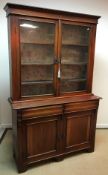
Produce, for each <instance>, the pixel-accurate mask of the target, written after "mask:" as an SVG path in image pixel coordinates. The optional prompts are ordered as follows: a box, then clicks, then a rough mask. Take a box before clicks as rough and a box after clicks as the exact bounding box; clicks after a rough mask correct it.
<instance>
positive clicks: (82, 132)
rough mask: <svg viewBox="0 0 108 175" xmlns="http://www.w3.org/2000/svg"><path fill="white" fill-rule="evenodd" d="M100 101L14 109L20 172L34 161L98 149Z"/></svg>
mask: <svg viewBox="0 0 108 175" xmlns="http://www.w3.org/2000/svg"><path fill="white" fill-rule="evenodd" d="M98 103H99V101H98V100H96V101H90V102H85V103H84V104H83V106H82V103H79V102H76V103H69V104H61V105H51V106H44V107H37V108H29V109H19V110H13V136H14V155H15V160H16V162H17V165H18V170H19V172H23V171H25V170H26V169H27V167H28V166H29V165H31V164H33V163H36V162H40V161H43V160H46V159H52V158H56V159H60V158H63V157H64V156H66V155H67V154H69V153H72V152H76V151H80V150H86V151H90V152H91V151H94V140H95V127H96V117H97V108H98Z"/></svg>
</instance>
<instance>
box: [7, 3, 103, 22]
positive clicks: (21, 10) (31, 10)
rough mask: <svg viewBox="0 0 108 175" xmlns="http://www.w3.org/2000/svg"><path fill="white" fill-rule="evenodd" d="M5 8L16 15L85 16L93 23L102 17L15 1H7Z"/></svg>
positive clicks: (56, 17) (60, 17) (8, 12)
mask: <svg viewBox="0 0 108 175" xmlns="http://www.w3.org/2000/svg"><path fill="white" fill-rule="evenodd" d="M4 10H5V11H6V13H7V16H8V15H10V14H13V15H14V14H15V15H23V16H34V17H35V16H37V15H41V14H44V15H46V14H47V15H50V14H53V15H52V16H49V18H55V19H58V18H59V19H62V17H63V16H67V17H74V18H85V19H86V20H87V19H88V20H90V19H91V23H97V20H98V19H99V18H100V16H95V15H89V14H82V13H75V12H67V11H61V10H54V9H47V8H40V7H34V6H27V5H20V4H13V3H7V4H6V5H5V7H4ZM85 22H86V21H85ZM89 22H90V21H89Z"/></svg>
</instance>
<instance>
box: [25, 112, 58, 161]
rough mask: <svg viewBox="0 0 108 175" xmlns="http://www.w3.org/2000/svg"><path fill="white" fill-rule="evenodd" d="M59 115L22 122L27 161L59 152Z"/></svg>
mask: <svg viewBox="0 0 108 175" xmlns="http://www.w3.org/2000/svg"><path fill="white" fill-rule="evenodd" d="M60 117H61V115H54V116H53V115H52V116H48V117H39V118H37V119H31V121H29V122H26V123H25V124H24V127H25V135H26V139H25V141H26V142H25V145H26V153H25V155H26V160H27V162H28V163H29V162H31V161H39V160H43V159H45V158H51V157H54V156H55V155H57V154H59V152H60V144H61V143H60V140H59V138H60V132H61V129H60Z"/></svg>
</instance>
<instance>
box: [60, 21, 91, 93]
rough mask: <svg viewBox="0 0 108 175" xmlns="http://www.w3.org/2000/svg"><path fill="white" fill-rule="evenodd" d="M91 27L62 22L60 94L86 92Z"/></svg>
mask: <svg viewBox="0 0 108 175" xmlns="http://www.w3.org/2000/svg"><path fill="white" fill-rule="evenodd" d="M90 34H91V27H90V26H84V25H83V24H74V23H71V22H70V23H69V22H62V24H61V55H60V57H61V66H60V74H61V75H60V94H65V93H71V92H78V91H85V90H87V81H88V76H89V75H88V72H89V71H88V68H89V61H90V42H91V40H90V39H91V38H90Z"/></svg>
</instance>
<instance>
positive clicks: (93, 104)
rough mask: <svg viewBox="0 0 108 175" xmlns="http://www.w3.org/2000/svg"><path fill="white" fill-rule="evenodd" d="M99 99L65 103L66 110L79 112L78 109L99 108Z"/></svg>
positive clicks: (66, 111)
mask: <svg viewBox="0 0 108 175" xmlns="http://www.w3.org/2000/svg"><path fill="white" fill-rule="evenodd" d="M98 104H99V101H98V100H96V101H82V102H74V103H68V104H65V105H64V112H65V113H70V112H78V111H85V110H92V109H97V108H98Z"/></svg>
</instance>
